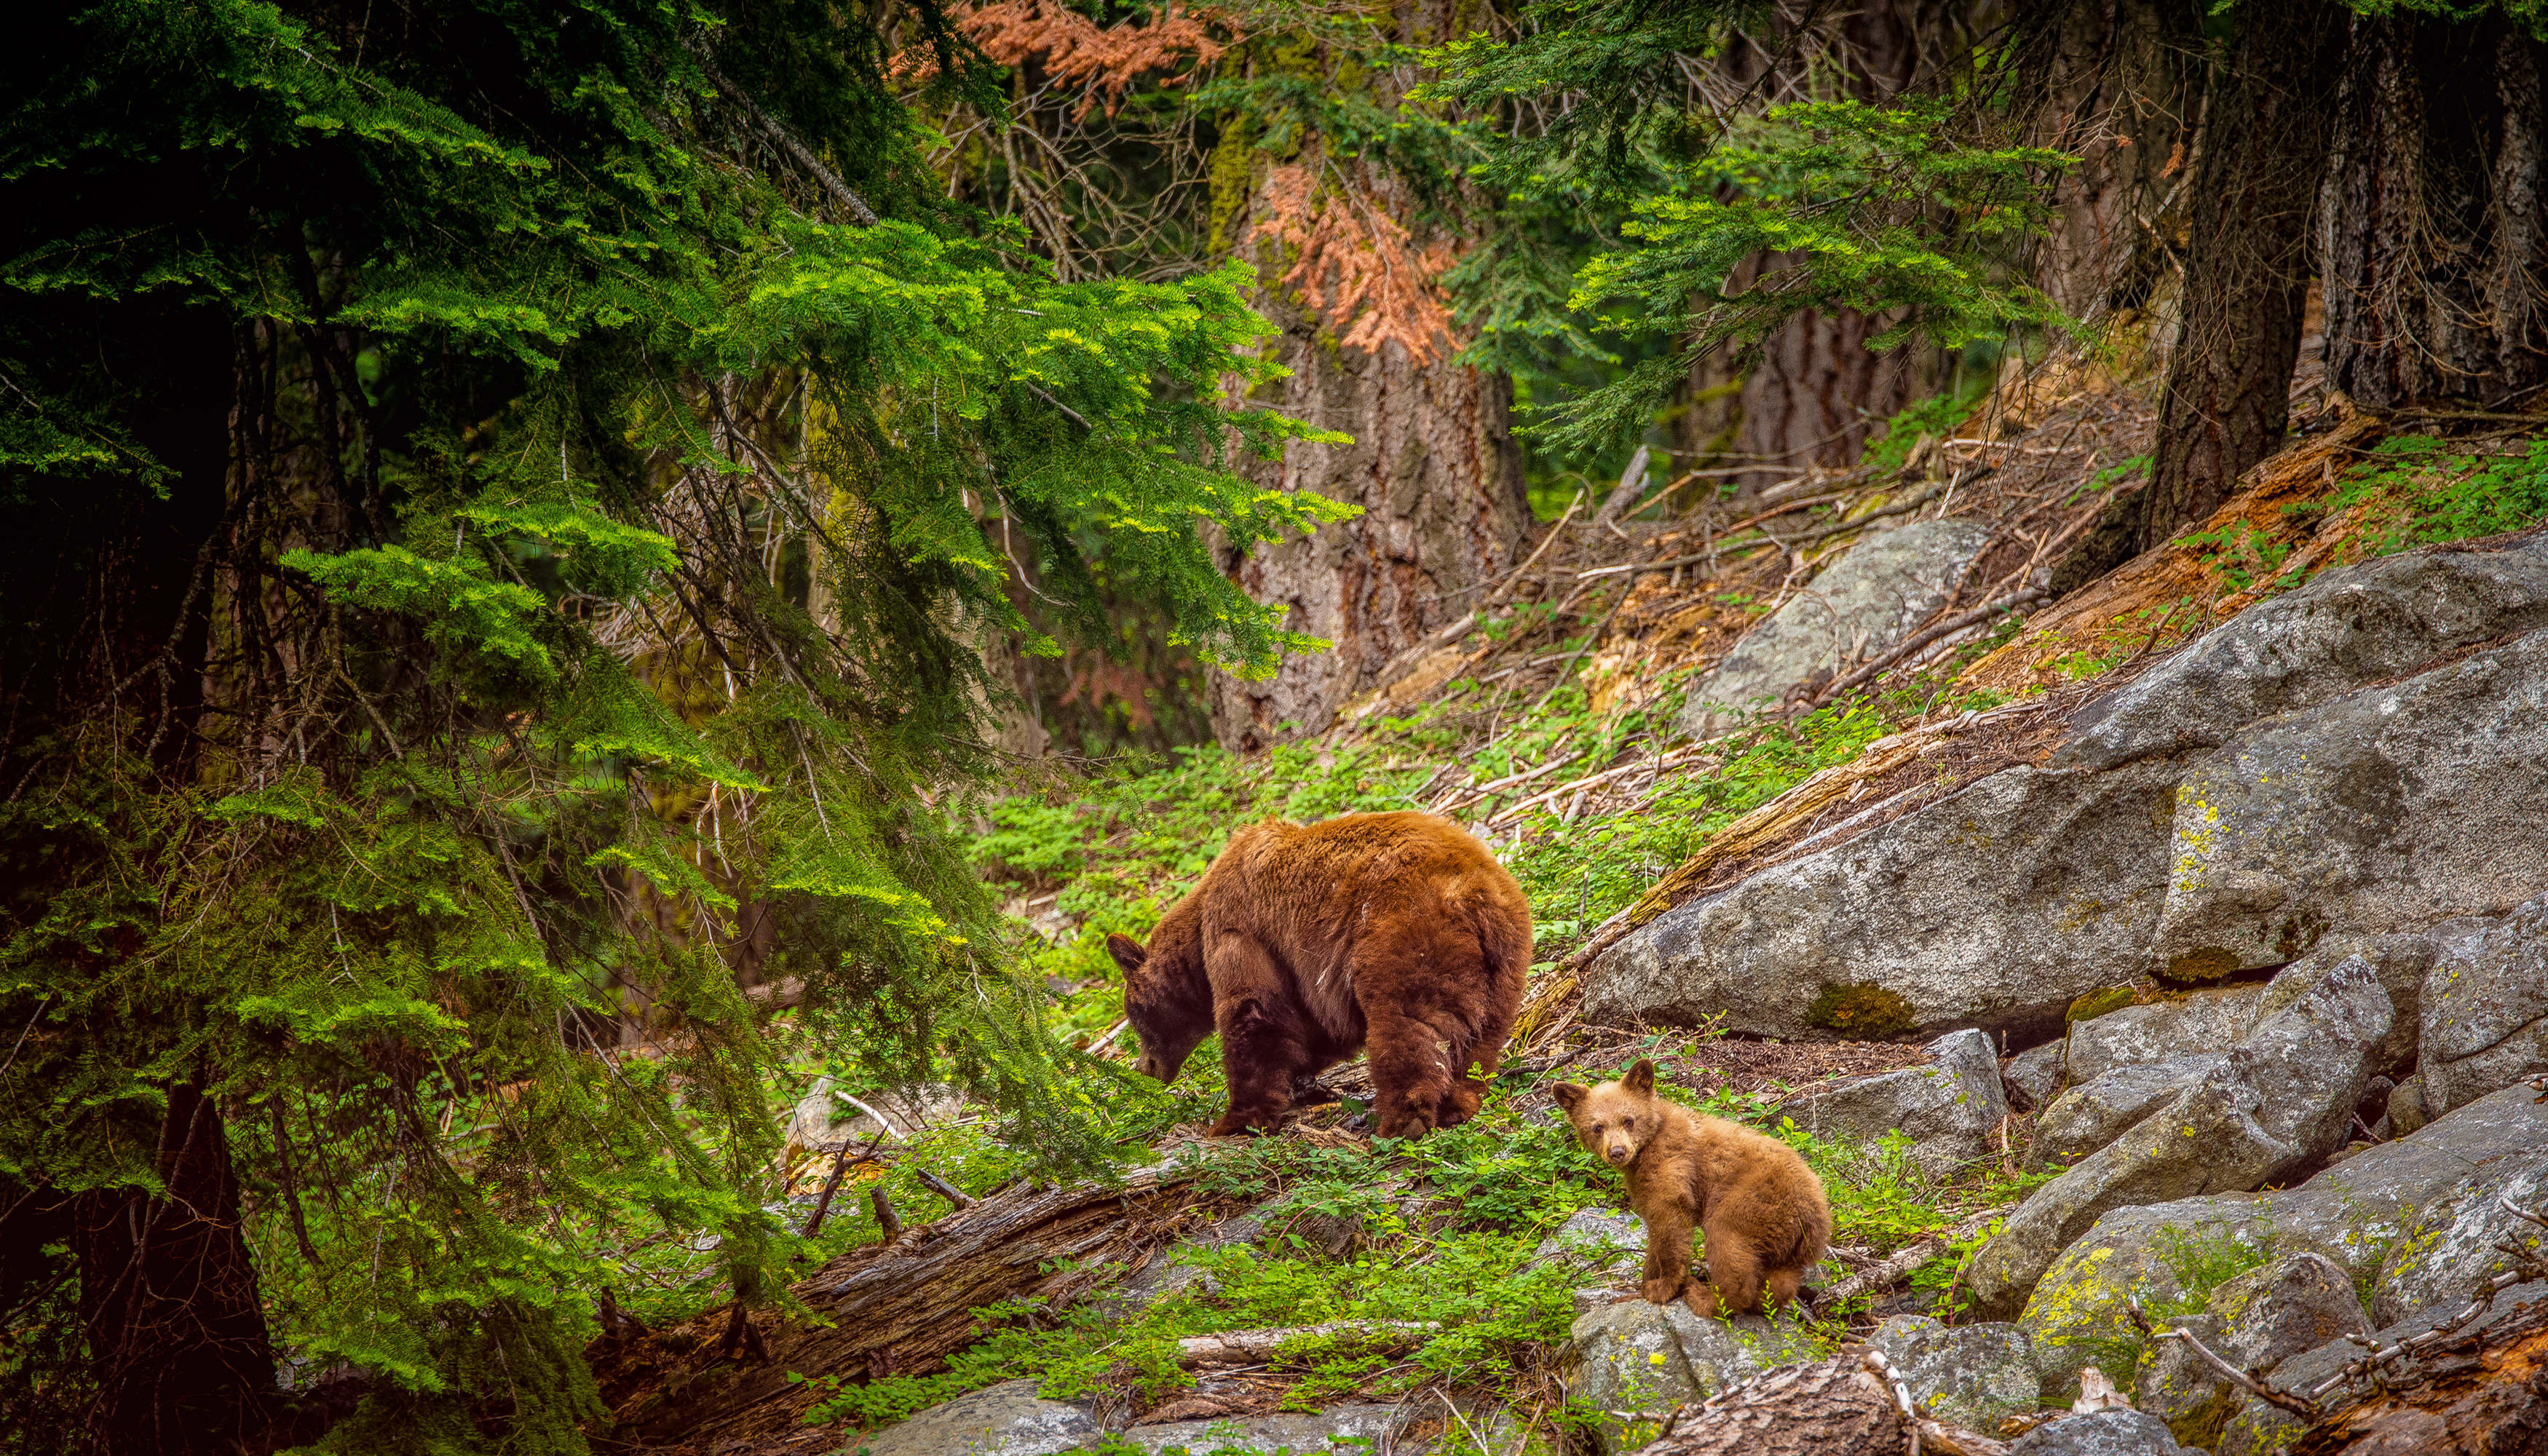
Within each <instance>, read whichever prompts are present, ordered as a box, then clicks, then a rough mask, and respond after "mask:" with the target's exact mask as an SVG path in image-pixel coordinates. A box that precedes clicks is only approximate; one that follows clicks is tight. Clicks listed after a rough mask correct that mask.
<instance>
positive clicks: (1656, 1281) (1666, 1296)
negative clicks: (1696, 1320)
mask: <svg viewBox="0 0 2548 1456" xmlns="http://www.w3.org/2000/svg"><path fill="white" fill-rule="evenodd" d="M1682 1284H1683V1280H1682V1279H1681V1278H1680V1277H1679V1276H1678V1275H1671V1274H1658V1275H1656V1276H1655V1277H1654V1278H1652V1279H1649V1280H1647V1281H1646V1282H1645V1284H1644V1286H1643V1291H1644V1294H1645V1296H1646V1303H1647V1304H1650V1305H1669V1304H1671V1303H1672V1302H1673V1301H1675V1300H1677V1299H1680V1298H1681V1297H1682ZM1711 1298H1712V1296H1711Z"/></svg>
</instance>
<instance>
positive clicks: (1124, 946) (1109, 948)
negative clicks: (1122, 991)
mask: <svg viewBox="0 0 2548 1456" xmlns="http://www.w3.org/2000/svg"><path fill="white" fill-rule="evenodd" d="M1106 954H1107V955H1109V956H1114V957H1115V963H1116V964H1117V965H1120V966H1122V967H1124V973H1125V974H1126V975H1131V974H1132V973H1133V972H1135V971H1137V970H1139V969H1140V968H1141V967H1142V965H1144V964H1145V963H1147V962H1148V960H1149V958H1150V953H1149V952H1147V951H1144V950H1142V949H1141V943H1140V942H1139V941H1137V940H1135V939H1133V938H1132V937H1131V936H1123V935H1115V936H1108V937H1107V938H1106Z"/></svg>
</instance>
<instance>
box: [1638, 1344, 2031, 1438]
mask: <svg viewBox="0 0 2548 1456" xmlns="http://www.w3.org/2000/svg"><path fill="white" fill-rule="evenodd" d="M1871 1366H1872V1368H1870V1367H1871ZM1915 1431H1916V1433H1917V1438H1918V1445H1917V1447H1916V1449H1918V1450H1921V1451H1925V1452H1931V1453H1935V1456H2003V1453H2004V1452H2006V1451H2007V1449H2008V1448H2007V1447H2005V1446H2003V1445H2001V1444H2000V1443H1999V1442H1998V1441H1995V1440H1992V1439H1991V1438H1990V1437H1988V1436H1984V1435H1977V1434H1975V1433H1974V1432H1972V1431H1968V1430H1963V1429H1960V1428H1959V1427H1956V1426H1952V1425H1948V1424H1946V1423H1945V1422H1943V1421H1940V1420H1937V1419H1935V1418H1933V1417H1931V1416H1929V1415H1927V1414H1925V1413H1924V1412H1922V1411H1921V1410H1919V1409H1918V1408H1917V1407H1913V1408H1911V1409H1910V1410H1905V1409H1904V1407H1903V1404H1902V1401H1901V1399H1900V1398H1898V1397H1897V1395H1896V1393H1895V1392H1894V1391H1893V1390H1891V1389H1889V1388H1888V1382H1887V1381H1886V1380H1885V1378H1884V1375H1883V1373H1882V1366H1881V1365H1880V1363H1878V1362H1870V1361H1869V1360H1868V1359H1867V1358H1866V1357H1865V1354H1864V1353H1863V1352H1853V1353H1848V1354H1843V1355H1841V1356H1839V1357H1838V1358H1836V1359H1830V1360H1822V1361H1817V1362H1815V1363H1813V1364H1810V1365H1787V1366H1782V1367H1780V1368H1778V1369H1776V1370H1773V1371H1771V1372H1769V1373H1768V1374H1766V1375H1758V1376H1755V1377H1753V1378H1752V1379H1750V1380H1747V1381H1745V1382H1743V1383H1742V1384H1740V1385H1737V1386H1731V1387H1729V1388H1727V1389H1725V1390H1723V1391H1720V1392H1718V1393H1717V1394H1716V1395H1715V1396H1713V1397H1710V1398H1709V1399H1708V1401H1707V1403H1706V1404H1705V1405H1703V1406H1687V1407H1683V1408H1682V1409H1681V1410H1678V1411H1675V1412H1674V1413H1673V1415H1672V1416H1670V1417H1669V1418H1667V1419H1666V1421H1665V1422H1664V1430H1663V1434H1661V1435H1659V1436H1657V1437H1655V1438H1654V1439H1653V1440H1651V1441H1649V1442H1647V1443H1646V1444H1645V1445H1644V1446H1641V1447H1639V1448H1638V1450H1637V1452H1636V1456H1902V1453H1903V1452H1904V1451H1906V1450H1911V1449H1915V1448H1914V1446H1913V1437H1914V1432H1915Z"/></svg>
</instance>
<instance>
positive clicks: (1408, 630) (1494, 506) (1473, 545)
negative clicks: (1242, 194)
mask: <svg viewBox="0 0 2548 1456" xmlns="http://www.w3.org/2000/svg"><path fill="white" fill-rule="evenodd" d="M1397 190H1398V189H1396V188H1395V187H1394V186H1393V185H1392V183H1391V181H1390V179H1388V178H1386V177H1382V178H1380V179H1379V185H1378V187H1377V188H1376V189H1375V192H1376V196H1377V197H1378V199H1379V200H1380V201H1381V204H1382V205H1383V206H1385V207H1387V208H1388V210H1389V212H1390V213H1391V215H1392V216H1395V217H1400V218H1405V217H1409V216H1411V213H1412V208H1411V206H1410V203H1409V200H1408V199H1406V198H1404V197H1403V196H1396V195H1393V194H1394V193H1396V192H1397ZM1259 307H1260V308H1262V309H1264V311H1265V312H1266V315H1267V317H1269V318H1273V319H1274V320H1275V321H1276V322H1277V323H1279V324H1280V325H1281V326H1282V329H1283V334H1282V338H1281V340H1280V341H1279V345H1278V346H1279V348H1280V350H1281V359H1282V362H1283V363H1284V364H1285V365H1286V366H1288V367H1289V368H1290V369H1291V370H1292V377H1291V378H1290V379H1286V380H1282V381H1279V382H1277V383H1276V384H1274V385H1272V386H1270V387H1269V388H1268V389H1267V390H1266V391H1265V392H1263V393H1262V394H1261V395H1260V396H1259V397H1258V398H1259V401H1260V402H1261V403H1263V404H1266V405H1269V406H1271V407H1272V408H1274V409H1280V410H1283V411H1284V412H1286V413H1288V414H1293V415H1297V416H1299V417H1301V418H1304V419H1307V420H1309V421H1310V422H1312V423H1313V424H1317V425H1320V426H1323V427H1326V428H1330V429H1337V430H1342V431H1343V432H1345V433H1346V434H1349V435H1351V436H1353V441H1352V443H1350V444H1296V445H1294V446H1293V447H1292V448H1291V450H1290V451H1289V452H1287V454H1286V455H1285V457H1284V459H1283V460H1282V461H1281V463H1280V464H1276V465H1262V466H1258V467H1256V468H1255V472H1254V473H1255V476H1256V478H1257V479H1258V480H1259V481H1261V482H1262V483H1263V484H1265V485H1267V486H1270V487H1276V488H1279V489H1283V490H1308V491H1315V492H1317V493H1318V494H1319V495H1321V496H1325V497H1327V498H1328V499H1330V500H1342V501H1346V502H1349V503H1351V504H1355V505H1359V506H1361V507H1362V514H1361V515H1359V516H1356V517H1355V518H1353V519H1351V520H1345V521H1337V522H1333V523H1331V524H1328V525H1324V526H1321V527H1319V529H1318V530H1317V531H1316V532H1314V533H1312V534H1311V535H1310V536H1308V537H1307V538H1305V539H1299V540H1293V541H1288V542H1284V543H1282V544H1280V545H1274V546H1266V547H1260V548H1259V549H1258V550H1257V551H1256V552H1255V553H1253V554H1252V555H1249V556H1247V557H1244V558H1241V559H1238V560H1236V561H1232V562H1229V563H1228V566H1229V570H1230V571H1231V574H1232V575H1233V576H1234V577H1236V579H1237V581H1238V583H1239V585H1240V586H1242V587H1244V588H1245V589H1246V590H1247V593H1248V594H1249V595H1251V596H1253V597H1255V598H1256V599H1258V600H1260V601H1269V602H1277V603H1280V604H1282V605H1284V606H1287V607H1289V608H1290V609H1291V615H1290V619H1289V621H1288V623H1287V625H1288V626H1289V627H1290V628H1291V629H1292V630H1294V631H1296V632H1307V633H1309V634H1310V635H1312V636H1314V637H1319V638H1323V639H1325V640H1326V641H1329V642H1332V643H1334V644H1335V645H1334V647H1333V648H1332V649H1331V650H1329V651H1326V652H1322V653H1315V654H1298V655H1295V656H1292V657H1289V658H1286V659H1285V660H1284V662H1283V665H1282V667H1281V668H1280V669H1279V670H1278V671H1277V672H1276V673H1275V675H1274V676H1273V677H1272V678H1270V679H1267V680H1265V681H1263V682H1254V683H1251V682H1246V681H1242V680H1240V679H1238V678H1234V677H1232V676H1230V675H1229V674H1228V673H1222V672H1215V673H1213V674H1212V675H1211V679H1210V683H1211V694H1212V718H1213V731H1214V734H1215V736H1217V737H1218V738H1219V739H1220V740H1221V742H1222V745H1223V746H1224V747H1226V748H1229V749H1233V750H1236V751H1240V752H1247V751H1252V750H1255V749H1260V748H1263V747H1265V746H1267V745H1269V744H1272V743H1276V742H1279V741H1282V740H1284V739H1287V738H1290V737H1293V736H1295V735H1296V734H1304V733H1318V732H1319V731H1321V730H1323V729H1324V728H1326V727H1327V725H1328V724H1329V723H1331V722H1333V721H1334V719H1335V714H1336V710H1337V709H1338V708H1339V707H1341V706H1343V704H1344V703H1345V702H1346V700H1348V699H1349V698H1351V697H1353V696H1354V695H1355V694H1356V693H1358V692H1361V691H1363V690H1364V689H1366V688H1369V687H1371V686H1372V685H1374V684H1375V683H1377V682H1378V679H1379V673H1380V670H1381V668H1382V667H1383V666H1385V665H1386V664H1387V663H1388V662H1389V660H1390V659H1391V658H1393V657H1395V656H1397V655H1398V654H1399V653H1402V652H1404V651H1406V650H1407V649H1409V648H1410V647H1412V646H1414V645H1415V644H1416V643H1418V642H1420V641H1422V640H1423V639H1424V638H1425V637H1426V636H1428V635H1429V634H1431V633H1432V632H1433V631H1434V630H1435V629H1436V628H1438V627H1441V626H1443V625H1444V624H1445V623H1447V622H1449V621H1451V620H1452V619H1453V618H1455V617H1457V616H1459V615H1460V614H1461V613H1463V612H1466V611H1468V610H1469V609H1470V608H1471V607H1472V606H1474V605H1476V596H1477V592H1476V591H1475V590H1474V589H1476V588H1479V587H1482V586H1483V585H1484V584H1486V583H1487V582H1488V581H1489V580H1490V579H1491V578H1493V577H1494V576H1495V575H1496V574H1497V573H1499V572H1501V571H1503V570H1504V569H1506V568H1507V567H1510V566H1512V565H1513V564H1514V563H1515V562H1516V561H1518V560H1519V558H1520V553H1521V552H1522V551H1524V550H1527V549H1528V547H1527V543H1528V539H1529V533H1530V525H1531V513H1530V501H1529V498H1528V496H1527V495H1526V493H1525V491H1524V488H1523V483H1522V469H1521V452H1520V451H1519V450H1518V449H1517V448H1516V447H1515V446H1514V444H1513V439H1512V424H1511V411H1512V386H1511V383H1510V381H1508V380H1505V379H1503V378H1501V376H1497V375H1492V374H1486V373H1482V372H1480V371H1478V370H1475V369H1471V368H1468V367H1467V366H1465V365H1461V364H1455V363H1452V362H1451V361H1450V360H1449V359H1448V358H1436V359H1435V360H1433V361H1432V362H1430V363H1427V364H1422V365H1419V364H1417V363H1416V362H1415V361H1414V360H1413V359H1412V358H1411V357H1410V355H1409V353H1408V351H1407V350H1406V348H1405V347H1403V346H1402V345H1400V344H1398V343H1395V342H1387V343H1383V344H1382V345H1381V346H1380V348H1379V350H1378V351H1377V352H1374V351H1371V350H1366V349H1362V348H1358V347H1355V346H1353V345H1349V344H1343V343H1340V342H1338V341H1337V339H1336V336H1335V332H1336V331H1335V328H1334V326H1333V321H1332V320H1326V319H1320V318H1316V317H1314V316H1313V315H1311V314H1310V313H1309V312H1308V311H1307V310H1305V309H1303V308H1302V307H1300V306H1299V305H1298V304H1296V303H1294V302H1293V301H1292V300H1291V299H1290V298H1289V297H1288V296H1286V295H1285V294H1284V293H1283V292H1282V291H1280V290H1277V289H1269V290H1267V296H1266V297H1265V298H1263V299H1262V300H1260V302H1259ZM1287 725H1290V726H1287Z"/></svg>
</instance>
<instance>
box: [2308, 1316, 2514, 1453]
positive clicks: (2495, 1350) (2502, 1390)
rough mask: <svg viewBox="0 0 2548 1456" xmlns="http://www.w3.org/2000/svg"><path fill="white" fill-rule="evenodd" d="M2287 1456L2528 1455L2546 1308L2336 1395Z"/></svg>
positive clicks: (2437, 1348) (2461, 1338) (2449, 1342)
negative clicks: (2349, 1455)
mask: <svg viewBox="0 0 2548 1456" xmlns="http://www.w3.org/2000/svg"><path fill="white" fill-rule="evenodd" d="M2321 1409H2322V1410H2326V1412H2327V1413H2325V1414H2324V1415H2322V1416H2320V1419H2319V1421H2318V1423H2317V1424H2315V1425H2314V1426H2312V1427H2311V1428H2310V1430H2309V1432H2308V1434H2306V1435H2304V1436H2302V1437H2301V1439H2300V1443H2299V1444H2298V1445H2297V1446H2295V1447H2293V1448H2292V1450H2293V1453H2294V1456H2336V1453H2339V1452H2344V1453H2356V1456H2369V1453H2374V1452H2377V1453H2384V1456H2385V1453H2391V1452H2406V1451H2413V1452H2418V1453H2428V1456H2479V1453H2481V1452H2485V1453H2500V1452H2508V1451H2536V1450H2539V1449H2541V1448H2542V1433H2543V1432H2548V1300H2543V1301H2541V1302H2539V1303H2537V1304H2532V1305H2525V1306H2521V1307H2519V1309H2518V1311H2517V1312H2516V1313H2515V1314H2514V1315H2512V1316H2511V1317H2509V1318H2507V1319H2499V1320H2497V1321H2495V1322H2494V1323H2492V1324H2487V1325H2478V1326H2474V1327H2472V1328H2470V1329H2468V1330H2466V1331H2465V1332H2462V1333H2460V1334H2457V1335H2454V1336H2452V1337H2449V1338H2447V1339H2445V1340H2442V1341H2439V1342H2437V1343H2435V1344H2433V1345H2432V1346H2429V1347H2428V1348H2426V1349H2425V1350H2424V1351H2423V1352H2422V1353H2421V1354H2419V1355H2418V1356H2417V1357H2416V1358H2415V1359H2414V1360H2413V1361H2412V1363H2410V1364H2409V1365H2408V1366H2406V1367H2405V1368H2402V1369H2392V1370H2384V1371H2383V1372H2382V1373H2381V1374H2380V1377H2379V1379H2378V1381H2377V1382H2376V1383H2372V1384H2370V1385H2369V1387H2368V1389H2365V1390H2363V1391H2361V1392H2359V1393H2358V1394H2350V1395H2342V1394H2340V1395H2338V1396H2336V1397H2335V1398H2334V1399H2333V1400H2331V1401H2329V1402H2328V1403H2326V1405H2325V1406H2322V1407H2321Z"/></svg>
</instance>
